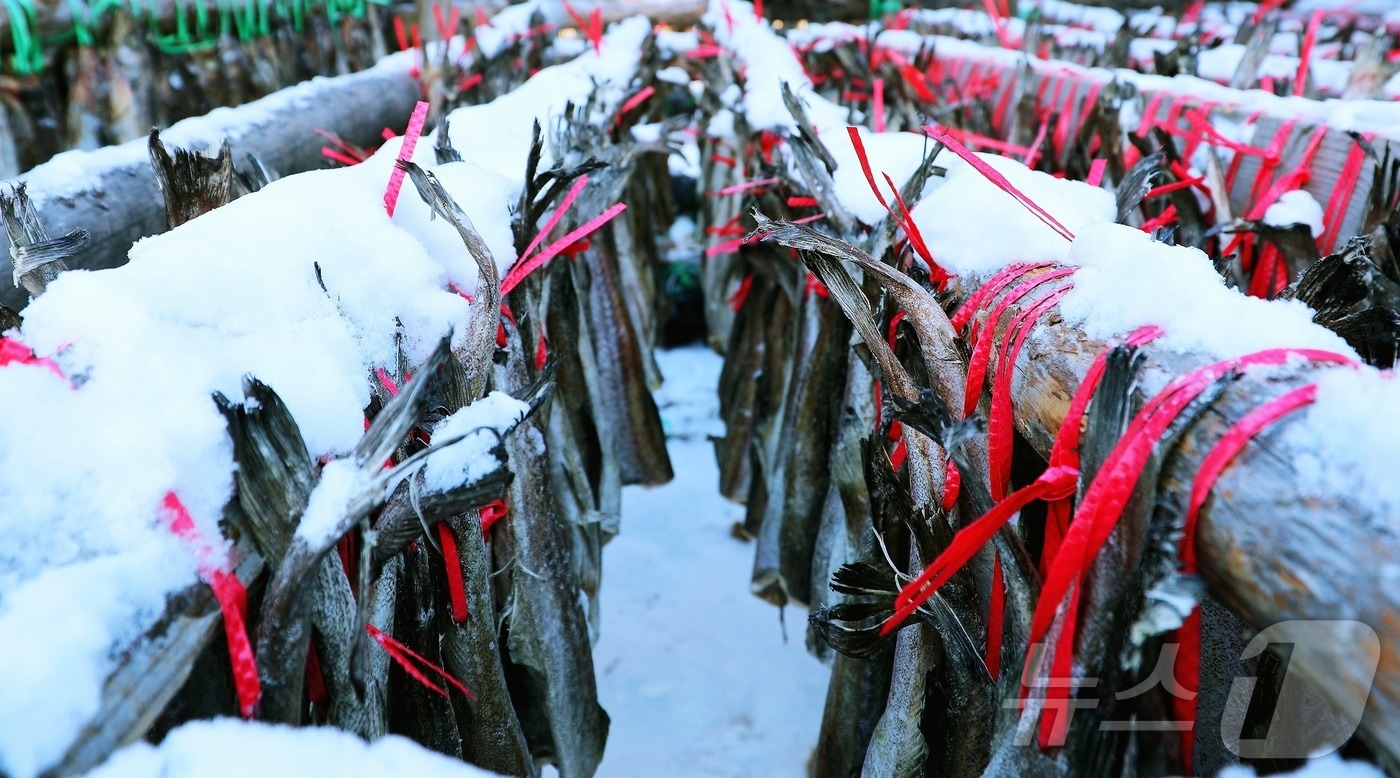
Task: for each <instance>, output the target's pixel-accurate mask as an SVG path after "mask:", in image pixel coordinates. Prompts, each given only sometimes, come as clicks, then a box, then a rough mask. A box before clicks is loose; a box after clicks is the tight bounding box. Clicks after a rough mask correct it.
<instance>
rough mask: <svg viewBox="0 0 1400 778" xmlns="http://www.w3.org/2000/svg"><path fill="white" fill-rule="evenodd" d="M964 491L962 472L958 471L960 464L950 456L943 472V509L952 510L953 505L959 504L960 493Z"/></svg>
mask: <svg viewBox="0 0 1400 778" xmlns="http://www.w3.org/2000/svg"><path fill="white" fill-rule="evenodd" d="M961 492H962V473H960V472H958V466H957V465H956V464H955V463H954V462H953V460H952V459H951V458H950V459H948V460H947V465H946V467H945V468H944V472H943V510H944V511H951V510H952V509H953V506H955V505H957V504H958V495H959V494H960V493H961Z"/></svg>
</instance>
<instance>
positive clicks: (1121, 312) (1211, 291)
mask: <svg viewBox="0 0 1400 778" xmlns="http://www.w3.org/2000/svg"><path fill="white" fill-rule="evenodd" d="M1037 258H1039V257H1038V256H1027V255H1026V253H1025V252H1023V254H1022V259H1037ZM1066 261H1067V264H1070V265H1079V266H1080V269H1079V271H1078V272H1077V273H1075V275H1074V279H1073V280H1074V290H1073V291H1071V292H1070V293H1069V294H1068V295H1066V296H1065V298H1064V300H1063V301H1062V302H1061V303H1060V312H1061V314H1062V315H1063V316H1064V317H1065V321H1066V322H1068V323H1070V324H1071V325H1073V326H1077V327H1082V328H1083V330H1084V332H1085V334H1086V335H1088V336H1089V337H1091V338H1098V339H1101V340H1107V339H1109V338H1112V337H1114V336H1118V335H1124V334H1127V333H1128V332H1131V331H1132V330H1134V329H1136V328H1138V327H1141V326H1144V325H1148V324H1155V325H1157V326H1159V327H1161V328H1162V329H1163V330H1165V331H1166V335H1165V336H1164V337H1163V338H1162V339H1161V341H1159V343H1160V344H1161V346H1162V347H1164V348H1168V349H1172V350H1174V351H1180V352H1196V353H1202V354H1205V355H1208V356H1211V357H1214V358H1216V359H1230V358H1233V357H1238V356H1243V355H1244V354H1248V353H1250V352H1253V351H1259V350H1262V349H1269V348H1316V349H1326V350H1329V351H1337V352H1340V353H1343V354H1348V355H1350V354H1353V352H1352V350H1351V349H1350V348H1349V347H1348V346H1347V345H1346V342H1345V341H1343V340H1342V339H1341V338H1340V337H1338V336H1337V335H1336V334H1334V333H1332V332H1330V331H1328V330H1326V329H1323V328H1322V327H1320V326H1318V325H1316V324H1314V323H1313V322H1312V313H1313V312H1312V309H1310V308H1308V307H1307V306H1306V305H1304V304H1303V303H1301V302H1298V301H1296V300H1272V301H1270V300H1263V299H1260V298H1257V297H1247V296H1245V295H1243V294H1240V293H1239V292H1238V291H1236V290H1233V289H1230V288H1229V287H1227V286H1226V285H1225V282H1224V280H1223V279H1222V278H1221V277H1220V274H1219V273H1217V272H1215V269H1214V268H1213V267H1212V266H1211V263H1210V259H1209V258H1208V257H1207V256H1206V255H1205V254H1204V253H1202V252H1201V251H1199V250H1197V249H1193V248H1188V247H1184V246H1168V245H1166V244H1164V243H1158V242H1156V241H1153V240H1152V238H1151V237H1150V236H1149V235H1147V234H1146V233H1144V232H1142V231H1141V230H1138V229H1136V228H1133V227H1128V226H1125V225H1121V224H1112V223H1100V224H1092V225H1087V226H1085V227H1084V228H1083V229H1082V230H1080V231H1079V233H1078V236H1077V237H1076V238H1075V240H1074V243H1073V244H1071V245H1070V247H1069V252H1068V256H1067V257H1066Z"/></svg>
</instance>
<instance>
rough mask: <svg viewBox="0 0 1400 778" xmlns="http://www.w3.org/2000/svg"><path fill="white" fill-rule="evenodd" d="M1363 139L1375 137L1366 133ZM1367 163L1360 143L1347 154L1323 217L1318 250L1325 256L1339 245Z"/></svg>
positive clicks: (1364, 151) (1354, 145)
mask: <svg viewBox="0 0 1400 778" xmlns="http://www.w3.org/2000/svg"><path fill="white" fill-rule="evenodd" d="M1363 137H1365V138H1366V140H1368V141H1369V140H1370V139H1371V138H1373V137H1375V135H1374V133H1366V134H1365V135H1364V136H1363ZM1365 161H1366V150H1365V149H1363V148H1362V147H1361V144H1359V143H1353V144H1352V146H1351V150H1350V151H1349V152H1347V160H1346V162H1345V163H1343V164H1342V171H1341V173H1340V174H1339V175H1338V176H1337V183H1336V184H1335V185H1334V186H1333V187H1332V194H1331V195H1330V196H1329V197H1328V198H1327V210H1326V211H1325V212H1324V213H1323V215H1322V226H1323V229H1322V235H1320V236H1318V248H1319V249H1320V250H1321V251H1322V253H1323V254H1330V253H1332V247H1333V246H1335V245H1336V244H1337V235H1338V233H1339V232H1340V231H1341V228H1342V222H1343V221H1344V219H1345V216H1346V212H1347V206H1348V205H1350V204H1351V197H1352V195H1353V194H1354V193H1355V192H1356V180H1357V178H1358V177H1359V176H1360V175H1361V165H1362V163H1363V162H1365Z"/></svg>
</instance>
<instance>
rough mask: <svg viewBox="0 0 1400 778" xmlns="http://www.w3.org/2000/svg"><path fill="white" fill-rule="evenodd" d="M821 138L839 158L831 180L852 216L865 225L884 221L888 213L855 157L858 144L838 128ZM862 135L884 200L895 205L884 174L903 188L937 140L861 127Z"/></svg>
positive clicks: (943, 157)
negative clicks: (876, 196) (855, 144)
mask: <svg viewBox="0 0 1400 778" xmlns="http://www.w3.org/2000/svg"><path fill="white" fill-rule="evenodd" d="M820 138H821V141H822V144H823V145H825V146H826V147H827V149H829V150H830V151H831V156H832V157H833V158H834V159H835V160H836V172H835V173H834V174H833V175H832V179H833V181H834V183H835V184H836V197H837V199H838V200H840V201H841V204H842V205H844V206H845V207H846V209H847V210H849V211H850V212H851V215H852V216H854V217H856V218H857V219H859V220H860V221H861V222H862V223H864V224H869V225H872V226H873V225H875V224H879V223H880V222H882V221H884V220H885V219H886V218H887V217H888V216H889V213H888V212H887V211H886V210H885V206H883V205H880V201H879V200H877V199H875V193H874V192H872V191H870V182H868V181H866V179H865V172H864V171H863V170H861V167H860V159H859V158H858V157H857V156H856V150H855V146H854V145H852V144H851V139H850V136H849V135H848V134H847V129H846V128H845V127H838V128H836V129H832V130H828V131H826V132H823V133H822V134H821V136H820ZM860 138H861V143H862V144H864V145H865V153H866V157H867V159H869V161H870V172H872V173H874V174H875V181H876V183H877V184H878V185H879V187H880V193H881V194H882V195H884V197H885V202H887V203H889V204H890V205H891V206H893V205H894V204H895V198H894V196H893V195H892V194H891V193H890V188H889V185H888V184H886V183H885V178H884V175H882V174H888V175H889V177H890V178H891V179H893V180H894V183H895V186H897V187H899V188H900V189H903V188H904V185H905V184H906V183H908V181H909V179H910V178H911V177H913V175H914V173H915V172H917V171H918V169H919V166H920V165H921V164H923V161H924V156H925V155H927V154H928V152H929V151H931V150H932V149H933V145H934V143H933V141H932V140H930V139H929V138H928V136H925V135H920V134H918V133H913V132H890V133H879V134H876V133H873V132H870V131H869V130H866V129H865V128H863V127H862V128H860ZM952 156H953V155H952V154H948V153H942V154H940V155H939V159H938V164H939V165H942V164H944V163H945V162H947V159H948V158H951V157H952Z"/></svg>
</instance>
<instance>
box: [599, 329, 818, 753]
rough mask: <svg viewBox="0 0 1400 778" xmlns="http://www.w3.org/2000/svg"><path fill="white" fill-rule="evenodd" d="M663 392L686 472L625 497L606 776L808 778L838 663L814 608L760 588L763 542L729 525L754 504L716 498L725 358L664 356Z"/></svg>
mask: <svg viewBox="0 0 1400 778" xmlns="http://www.w3.org/2000/svg"><path fill="white" fill-rule="evenodd" d="M657 360H658V361H659V362H660V365H661V371H662V373H663V374H664V375H665V377H666V385H665V386H664V387H663V388H662V389H661V391H660V392H658V393H657V395H656V400H657V404H658V405H659V406H660V408H661V416H662V419H663V422H664V423H665V425H666V431H667V434H668V436H670V442H669V449H670V452H671V463H672V465H673V467H674V469H675V473H676V478H675V480H674V481H672V482H671V483H670V484H667V485H666V486H663V487H660V488H656V489H644V488H641V487H633V488H629V489H627V490H626V491H625V493H624V495H623V506H622V522H623V526H622V534H620V535H619V536H618V537H617V538H616V539H615V540H613V541H612V543H610V544H609V545H608V547H607V549H606V550H605V551H604V552H603V553H604V554H605V558H604V579H605V580H604V583H603V592H602V608H603V630H602V637H601V639H600V640H599V641H598V645H597V647H596V648H595V650H594V652H593V659H594V664H595V666H596V668H597V672H598V696H599V698H600V701H601V702H602V704H603V707H604V708H606V709H607V711H608V715H610V716H611V717H612V730H611V732H610V734H609V736H608V746H607V751H606V752H605V753H604V755H603V764H602V767H601V769H600V770H599V776H600V778H614V777H615V776H639V775H666V776H677V777H680V776H716V775H723V776H775V777H777V776H801V775H805V774H806V765H807V758H808V757H809V756H810V754H811V751H812V748H813V747H814V746H815V745H816V742H817V731H818V727H819V726H820V724H821V715H822V705H823V703H824V701H825V697H826V683H827V679H828V676H829V672H828V670H827V668H826V667H825V666H823V665H822V664H821V663H819V662H818V661H817V660H816V659H814V658H812V657H811V656H810V655H808V654H807V652H806V650H805V649H804V648H803V636H804V634H805V629H806V626H805V625H806V613H805V612H804V611H798V610H793V609H791V608H789V609H788V611H787V614H786V615H787V620H788V623H787V635H788V639H787V640H786V641H784V639H783V627H782V625H781V624H780V623H779V621H778V611H777V610H776V609H774V608H773V607H772V606H771V605H768V604H767V603H764V602H762V601H760V600H759V599H758V598H756V597H754V596H753V595H752V594H750V593H749V590H748V580H749V574H750V572H751V571H752V567H753V548H752V546H751V545H749V544H748V543H745V542H742V541H739V540H737V539H735V538H734V536H733V535H732V534H731V532H730V530H731V528H732V527H733V526H734V524H735V522H738V521H742V519H743V509H742V508H741V507H740V506H737V505H733V504H730V503H728V502H726V501H725V500H724V499H723V498H721V497H720V496H719V494H718V488H717V484H718V481H719V471H718V469H717V468H716V466H715V457H714V448H713V447H712V445H711V444H710V442H709V440H708V439H707V438H706V437H705V436H706V435H707V434H718V433H722V432H723V426H722V425H720V423H719V422H718V420H717V415H718V399H717V397H716V392H715V386H716V385H717V384H718V381H719V370H720V358H719V357H718V356H716V355H715V354H713V353H712V352H710V351H708V350H706V349H704V348H702V347H690V348H685V349H677V350H675V351H667V352H658V354H657Z"/></svg>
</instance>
